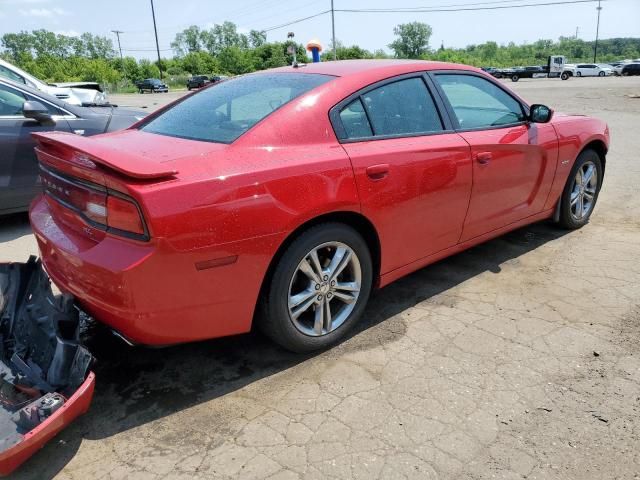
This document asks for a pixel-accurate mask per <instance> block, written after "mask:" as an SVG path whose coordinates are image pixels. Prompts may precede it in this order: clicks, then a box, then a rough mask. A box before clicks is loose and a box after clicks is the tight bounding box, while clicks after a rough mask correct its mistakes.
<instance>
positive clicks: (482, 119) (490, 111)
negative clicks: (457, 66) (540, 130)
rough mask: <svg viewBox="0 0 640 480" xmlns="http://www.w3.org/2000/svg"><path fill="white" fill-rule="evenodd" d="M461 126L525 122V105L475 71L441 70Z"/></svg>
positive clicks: (441, 80)
mask: <svg viewBox="0 0 640 480" xmlns="http://www.w3.org/2000/svg"><path fill="white" fill-rule="evenodd" d="M435 78H436V81H437V82H438V84H439V85H440V87H441V88H442V91H443V92H444V94H445V96H446V97H447V100H448V101H449V103H450V104H451V108H452V109H453V112H454V113H455V117H456V119H457V121H458V125H459V127H460V129H464V130H467V129H480V128H491V127H497V126H503V125H512V124H515V123H519V122H523V121H524V120H525V114H524V111H523V110H522V105H520V102H518V101H517V100H516V99H515V98H513V97H512V96H511V95H509V94H508V93H507V92H505V91H504V90H502V89H501V88H500V87H498V86H497V85H495V84H494V83H493V82H490V81H489V80H486V79H484V78H481V77H479V76H475V75H464V74H437V75H436V76H435Z"/></svg>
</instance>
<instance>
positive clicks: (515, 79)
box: [511, 75, 520, 82]
mask: <svg viewBox="0 0 640 480" xmlns="http://www.w3.org/2000/svg"><path fill="white" fill-rule="evenodd" d="M518 80H520V77H519V76H518V75H512V76H511V81H512V82H517V81H518Z"/></svg>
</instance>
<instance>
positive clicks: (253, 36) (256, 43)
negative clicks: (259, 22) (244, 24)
mask: <svg viewBox="0 0 640 480" xmlns="http://www.w3.org/2000/svg"><path fill="white" fill-rule="evenodd" d="M265 43H267V32H262V31H259V30H251V31H250V32H249V44H250V45H251V47H253V48H258V47H260V46H262V45H264V44H265Z"/></svg>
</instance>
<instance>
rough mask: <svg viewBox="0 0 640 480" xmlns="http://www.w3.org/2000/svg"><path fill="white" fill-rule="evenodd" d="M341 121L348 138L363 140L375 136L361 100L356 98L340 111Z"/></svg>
mask: <svg viewBox="0 0 640 480" xmlns="http://www.w3.org/2000/svg"><path fill="white" fill-rule="evenodd" d="M340 120H341V121H342V125H343V126H344V129H345V132H346V134H347V138H363V137H370V136H372V135H373V132H372V131H371V125H369V120H368V119H367V114H366V112H365V111H364V107H363V106H362V101H361V100H360V98H356V99H355V100H354V101H353V102H351V103H350V104H349V105H347V106H346V107H344V108H343V109H342V110H341V111H340Z"/></svg>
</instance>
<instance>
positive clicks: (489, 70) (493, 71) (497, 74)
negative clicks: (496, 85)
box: [481, 67, 502, 78]
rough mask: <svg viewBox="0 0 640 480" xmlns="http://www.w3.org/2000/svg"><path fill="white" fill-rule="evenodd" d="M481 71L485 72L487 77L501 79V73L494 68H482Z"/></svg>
mask: <svg viewBox="0 0 640 480" xmlns="http://www.w3.org/2000/svg"><path fill="white" fill-rule="evenodd" d="M481 69H482V70H483V71H485V72H487V73H488V74H489V75H491V76H493V77H495V78H502V71H501V70H500V69H499V68H496V67H482V68H481Z"/></svg>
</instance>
